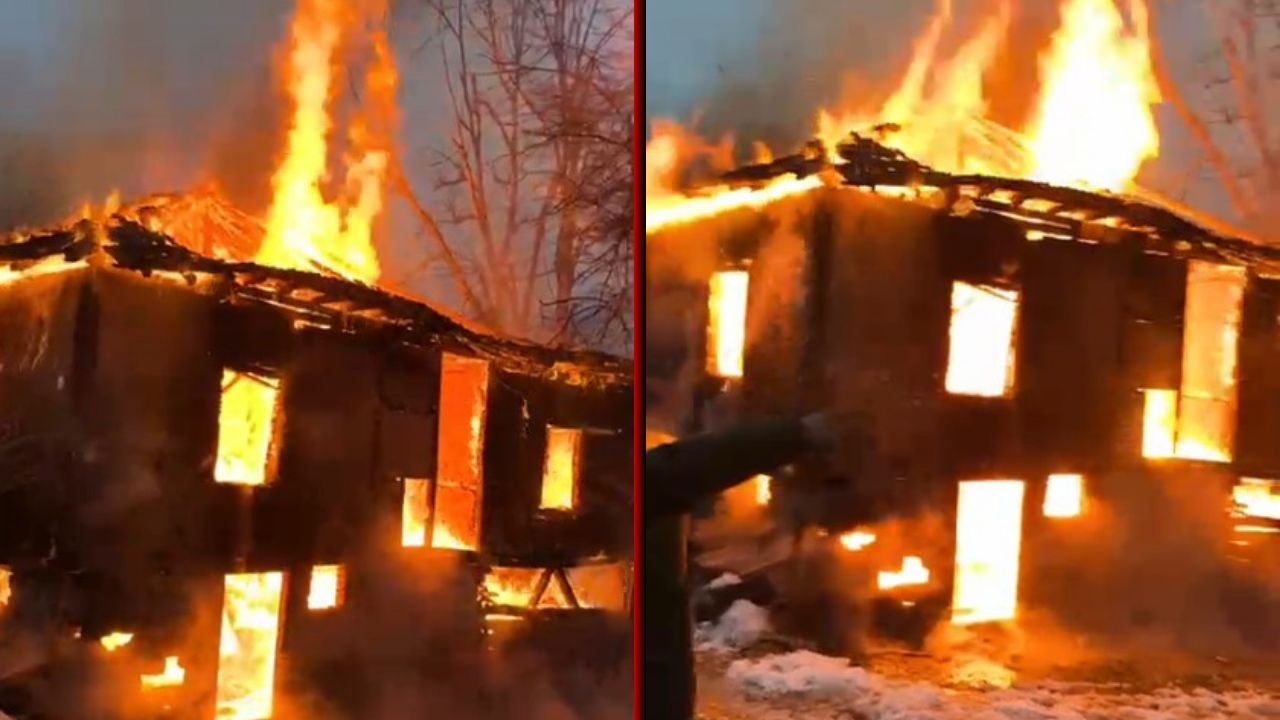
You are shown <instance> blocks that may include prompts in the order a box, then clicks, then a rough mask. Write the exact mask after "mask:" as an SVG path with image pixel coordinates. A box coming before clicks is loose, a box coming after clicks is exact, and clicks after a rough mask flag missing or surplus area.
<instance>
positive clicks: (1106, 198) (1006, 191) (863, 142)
mask: <svg viewBox="0 0 1280 720" xmlns="http://www.w3.org/2000/svg"><path fill="white" fill-rule="evenodd" d="M887 129H888V130H892V129H893V128H891V127H890V128H887ZM836 153H837V155H838V156H839V157H840V159H841V160H842V161H843V162H840V163H838V164H835V163H832V162H830V160H829V159H828V156H827V153H826V151H825V150H824V148H823V147H822V145H821V143H818V142H812V143H810V144H808V145H806V146H805V148H804V149H803V150H802V151H801V152H800V153H797V154H795V155H790V156H786V157H782V158H778V159H776V160H773V161H771V162H767V163H761V164H754V165H746V166H743V167H740V168H737V169H735V170H732V171H730V172H728V173H726V174H724V175H723V176H722V177H721V179H722V180H723V181H724V182H725V183H728V184H729V185H731V186H735V185H756V184H760V183H764V182H767V181H769V180H773V179H776V178H779V177H782V176H785V175H794V176H796V177H798V178H804V177H808V176H812V175H823V176H825V177H827V178H829V179H831V180H832V181H833V182H835V183H836V184H838V185H843V186H846V187H858V188H866V189H871V190H879V189H888V188H892V189H900V190H903V191H905V195H906V196H907V197H908V198H911V199H916V200H920V201H924V202H926V203H928V204H930V205H932V206H934V207H936V208H937V209H939V210H946V211H948V212H950V213H951V214H954V215H960V216H964V215H969V214H971V213H980V214H989V215H1000V216H1004V217H1006V218H1009V219H1011V220H1013V221H1015V222H1017V223H1019V224H1020V225H1022V226H1023V228H1024V229H1025V230H1026V231H1027V233H1028V236H1029V237H1031V238H1034V239H1038V238H1041V237H1047V238H1059V239H1072V240H1086V241H1090V242H1099V243H1125V242H1129V243H1137V244H1138V246H1139V247H1140V248H1141V250H1142V251H1144V252H1150V253H1158V254H1166V255H1174V256H1188V257H1192V256H1193V257H1197V258H1201V259H1206V260H1212V261H1215V262H1221V263H1229V264H1236V265H1248V266H1250V267H1252V268H1253V269H1254V270H1255V272H1257V273H1259V274H1261V275H1266V276H1271V277H1280V247H1277V246H1275V245H1271V244H1268V243H1266V242H1265V241H1264V240H1262V239H1261V238H1258V237H1253V236H1250V235H1249V234H1248V233H1246V232H1244V231H1242V230H1239V229H1237V228H1231V227H1228V226H1227V225H1225V224H1224V223H1221V222H1219V221H1216V220H1213V219H1211V218H1207V217H1204V216H1203V215H1199V214H1196V213H1194V212H1193V211H1192V210H1190V209H1189V208H1185V207H1178V206H1176V205H1175V204H1174V203H1172V202H1171V201H1169V200H1167V199H1165V198H1161V197H1159V196H1157V195H1155V194H1151V193H1142V194H1141V196H1138V195H1116V194H1112V193H1106V192H1089V191H1086V190H1078V189H1075V188H1068V187H1061V186H1056V185H1049V184H1046V183H1042V182H1036V181H1033V180H1021V179H1015V178H1003V177H994V176H988V175H953V174H950V173H946V172H942V171H939V170H935V169H933V168H931V167H929V166H927V165H924V164H922V163H919V162H916V161H915V160H913V159H911V158H910V157H908V156H907V155H906V154H904V153H902V152H901V151H898V150H893V149H890V148H888V147H886V146H884V145H882V144H881V143H879V142H877V141H876V140H874V139H872V138H871V137H868V136H863V135H859V134H857V133H852V134H851V135H850V136H849V138H848V139H847V140H845V141H844V142H842V143H841V144H840V145H839V146H838V147H837V150H836ZM894 194H896V195H900V196H901V195H903V194H904V193H894Z"/></svg>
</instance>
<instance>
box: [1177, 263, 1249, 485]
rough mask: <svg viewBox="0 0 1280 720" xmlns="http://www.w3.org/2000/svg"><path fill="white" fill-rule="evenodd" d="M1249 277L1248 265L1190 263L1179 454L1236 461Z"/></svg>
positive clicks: (1180, 407) (1201, 458) (1179, 418)
mask: <svg viewBox="0 0 1280 720" xmlns="http://www.w3.org/2000/svg"><path fill="white" fill-rule="evenodd" d="M1247 280H1248V276H1247V275H1246V272H1245V269H1244V268H1242V267H1233V266H1229V265H1215V264H1213V263H1207V262H1199V261H1193V262H1190V263H1188V264H1187V305H1186V313H1185V316H1184V329H1183V336H1182V391H1181V394H1180V397H1179V402H1178V438H1177V447H1176V454H1177V456H1178V457H1181V458H1189V459H1195V460H1212V461H1217V462H1227V461H1230V460H1231V454H1232V445H1233V442H1234V440H1235V414H1236V413H1235V410H1236V361H1237V357H1238V353H1239V338H1240V315H1241V309H1242V306H1243V304H1244V290H1245V284H1246V282H1247Z"/></svg>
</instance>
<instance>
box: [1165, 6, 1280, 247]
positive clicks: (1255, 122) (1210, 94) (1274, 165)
mask: <svg viewBox="0 0 1280 720" xmlns="http://www.w3.org/2000/svg"><path fill="white" fill-rule="evenodd" d="M1167 6H1168V3H1167V2H1166V3H1165V4H1161V3H1152V4H1151V10H1152V12H1153V16H1152V22H1153V24H1155V23H1156V21H1157V20H1158V15H1156V14H1154V13H1157V12H1158V11H1161V10H1163V9H1166V8H1167ZM1201 9H1202V10H1203V11H1204V12H1205V13H1207V15H1208V16H1209V18H1210V19H1211V20H1212V23H1211V29H1212V31H1213V36H1212V37H1213V46H1212V50H1211V52H1209V53H1208V54H1207V55H1205V56H1204V57H1202V58H1201V59H1200V62H1199V66H1200V68H1201V69H1202V71H1203V73H1204V77H1203V78H1202V79H1201V81H1200V82H1199V84H1198V85H1197V86H1191V87H1182V86H1180V85H1179V84H1178V83H1177V82H1176V81H1175V79H1174V77H1173V75H1172V73H1171V71H1170V69H1169V63H1168V60H1167V56H1166V45H1165V44H1163V43H1161V42H1159V33H1158V32H1152V33H1151V37H1152V42H1153V46H1152V55H1153V60H1154V65H1155V70H1156V79H1157V81H1158V82H1159V84H1160V90H1161V93H1162V95H1163V96H1164V98H1165V100H1166V101H1168V102H1169V103H1170V104H1171V105H1172V106H1173V108H1174V110H1175V111H1176V112H1177V114H1178V117H1179V118H1180V119H1181V120H1182V122H1183V124H1184V125H1185V126H1186V128H1187V129H1188V130H1189V131H1190V134H1191V136H1192V138H1194V140H1195V143H1196V145H1197V147H1198V149H1199V150H1200V158H1199V159H1198V160H1197V162H1196V168H1197V169H1198V170H1199V169H1201V168H1203V169H1205V170H1207V172H1208V174H1209V176H1210V178H1211V180H1213V181H1214V182H1215V183H1216V184H1217V185H1218V186H1219V187H1221V189H1222V191H1223V193H1224V194H1225V196H1226V199H1227V201H1228V202H1229V203H1230V205H1231V209H1232V211H1233V212H1234V213H1235V214H1236V215H1238V216H1239V218H1240V219H1241V220H1242V221H1243V222H1244V223H1245V224H1246V225H1247V226H1248V227H1249V229H1251V230H1254V231H1255V232H1257V233H1259V234H1260V235H1262V236H1264V237H1276V236H1277V233H1276V232H1275V231H1274V230H1273V227H1274V224H1275V222H1276V221H1277V220H1280V135H1277V132H1276V128H1275V127H1274V126H1273V125H1274V120H1275V118H1274V117H1273V116H1274V114H1275V110H1276V108H1275V107H1274V105H1275V103H1276V101H1277V99H1280V98H1278V97H1277V93H1278V92H1280V82H1278V81H1280V0H1205V1H1204V2H1203V3H1202V8H1201Z"/></svg>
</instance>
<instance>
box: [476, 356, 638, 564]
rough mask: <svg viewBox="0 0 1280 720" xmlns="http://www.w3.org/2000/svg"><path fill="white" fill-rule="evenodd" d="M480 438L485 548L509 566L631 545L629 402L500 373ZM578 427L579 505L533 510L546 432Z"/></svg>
mask: <svg viewBox="0 0 1280 720" xmlns="http://www.w3.org/2000/svg"><path fill="white" fill-rule="evenodd" d="M489 393H490V394H489V420H488V425H487V428H486V432H485V453H484V473H485V485H486V488H490V489H492V491H490V490H486V493H485V496H484V517H485V524H484V527H483V533H484V545H485V547H486V548H487V549H488V550H489V551H490V552H492V553H493V554H494V555H496V556H498V557H499V558H502V559H503V561H504V562H505V563H508V564H516V563H518V564H530V565H539V566H546V565H556V564H573V563H575V562H578V561H581V560H585V559H586V558H589V557H592V556H595V555H600V554H604V555H608V556H612V557H617V556H621V555H625V554H627V553H629V552H630V546H631V532H630V530H631V510H630V508H631V492H632V490H631V487H632V484H631V482H630V480H631V476H632V474H633V469H632V465H631V448H632V438H633V436H632V434H631V432H630V431H629V430H627V429H625V428H627V427H629V423H626V422H625V419H626V417H627V413H629V412H630V411H631V407H632V402H633V398H632V397H631V395H630V394H629V393H627V392H625V389H624V388H618V389H616V390H613V391H607V392H601V391H600V390H592V389H585V388H580V387H574V386H570V385H564V384H562V383H556V382H553V381H550V380H546V379H541V378H535V377H529V376H520V375H514V374H510V373H505V372H498V373H496V374H495V376H494V379H493V380H492V381H491V385H490V391H489ZM549 425H550V426H555V427H565V428H579V429H583V430H585V432H584V435H583V438H582V446H581V458H580V465H579V489H578V504H577V506H576V507H575V508H574V509H573V510H572V511H566V510H544V509H540V508H539V504H540V499H541V488H542V470H543V460H544V458H545V455H546V447H547V427H548V426H549Z"/></svg>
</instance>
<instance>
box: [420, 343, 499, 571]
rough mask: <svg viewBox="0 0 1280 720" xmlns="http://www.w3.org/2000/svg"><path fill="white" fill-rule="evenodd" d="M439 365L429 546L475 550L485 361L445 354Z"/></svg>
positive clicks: (485, 393)
mask: <svg viewBox="0 0 1280 720" xmlns="http://www.w3.org/2000/svg"><path fill="white" fill-rule="evenodd" d="M440 362H441V367H440V421H439V425H438V429H437V440H436V447H437V448H439V450H440V452H439V456H438V457H437V459H436V462H437V473H438V485H437V486H436V498H435V503H436V506H435V508H434V509H435V518H434V524H433V526H432V528H431V547H434V548H444V549H450V550H475V549H476V548H478V547H479V545H480V519H481V518H480V510H481V505H482V498H483V494H484V435H485V423H486V419H487V418H488V402H489V363H488V362H486V361H484V360H479V359H476V358H467V357H462V356H460V355H453V354H450V353H445V354H444V355H443V356H442V358H441V361H440Z"/></svg>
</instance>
